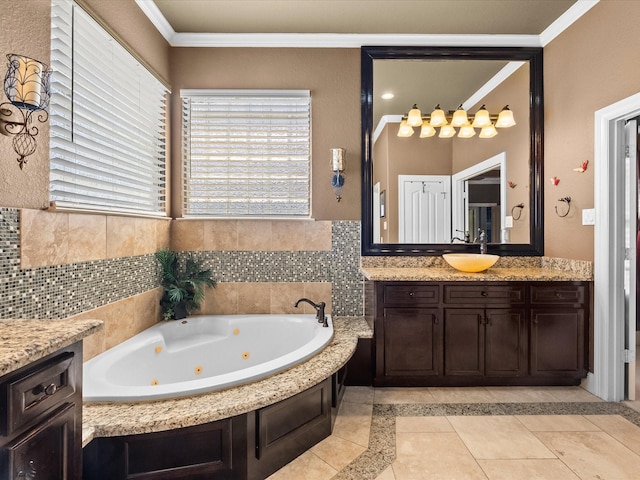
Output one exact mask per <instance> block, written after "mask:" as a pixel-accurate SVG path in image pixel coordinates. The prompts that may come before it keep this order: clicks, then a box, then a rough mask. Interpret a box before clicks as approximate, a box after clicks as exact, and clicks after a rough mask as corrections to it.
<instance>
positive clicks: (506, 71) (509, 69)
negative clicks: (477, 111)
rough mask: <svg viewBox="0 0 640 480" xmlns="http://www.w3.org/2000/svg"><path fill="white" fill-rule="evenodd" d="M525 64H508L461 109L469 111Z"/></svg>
mask: <svg viewBox="0 0 640 480" xmlns="http://www.w3.org/2000/svg"><path fill="white" fill-rule="evenodd" d="M524 63H525V62H509V63H507V64H506V65H505V66H504V67H502V68H501V69H500V71H499V72H498V73H496V74H495V75H494V76H493V77H491V78H490V79H489V81H488V82H487V83H485V84H484V85H483V86H482V87H480V88H479V89H478V91H477V92H476V93H474V94H473V95H471V96H470V97H469V98H468V99H467V100H466V101H465V102H464V103H463V104H462V108H464V109H465V110H469V109H470V108H471V107H473V106H474V105H475V104H477V103H480V101H481V100H482V99H483V98H485V97H486V96H487V95H488V94H489V93H491V92H493V90H495V89H496V88H497V87H498V85H500V84H501V83H502V82H504V81H505V80H506V79H507V78H509V77H510V76H511V75H512V74H513V73H514V72H515V71H516V70H518V69H519V68H520V67H521V66H522V65H524Z"/></svg>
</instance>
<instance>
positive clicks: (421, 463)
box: [392, 433, 487, 480]
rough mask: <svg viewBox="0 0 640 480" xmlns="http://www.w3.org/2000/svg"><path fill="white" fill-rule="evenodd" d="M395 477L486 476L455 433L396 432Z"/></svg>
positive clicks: (482, 479) (465, 479)
mask: <svg viewBox="0 0 640 480" xmlns="http://www.w3.org/2000/svg"><path fill="white" fill-rule="evenodd" d="M392 467H393V472H394V474H395V478H396V480H418V479H429V480H445V479H446V480H458V479H460V480H476V479H478V480H486V478H487V477H486V475H485V474H484V473H483V472H482V469H481V468H480V466H479V465H478V463H477V462H476V461H475V460H474V459H473V457H472V456H471V455H470V454H469V451H468V450H467V448H466V446H465V445H464V443H463V442H462V441H461V440H460V437H459V436H458V435H456V434H455V433H399V434H397V435H396V460H395V462H394V463H393V464H392Z"/></svg>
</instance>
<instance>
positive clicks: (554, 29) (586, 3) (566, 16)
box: [540, 0, 600, 47]
mask: <svg viewBox="0 0 640 480" xmlns="http://www.w3.org/2000/svg"><path fill="white" fill-rule="evenodd" d="M599 1H600V0H578V1H577V2H576V3H574V4H573V5H572V6H571V7H569V9H568V10H567V11H566V12H564V13H563V14H562V15H560V16H559V17H558V18H557V19H556V21H555V22H553V23H552V24H551V25H549V26H548V27H547V28H546V29H545V30H544V31H543V32H542V33H541V34H540V46H541V47H546V46H547V45H548V44H549V43H551V41H552V40H553V39H554V38H556V37H557V36H558V35H560V34H561V33H562V32H564V31H565V30H566V29H567V28H569V27H570V26H571V25H572V24H573V23H574V22H575V21H576V20H578V19H579V18H580V17H582V16H583V15H584V14H585V13H587V12H588V11H589V10H591V9H592V8H593V7H595V6H596V4H597V3H598V2H599Z"/></svg>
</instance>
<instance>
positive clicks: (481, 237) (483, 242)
mask: <svg viewBox="0 0 640 480" xmlns="http://www.w3.org/2000/svg"><path fill="white" fill-rule="evenodd" d="M475 242H477V243H479V244H480V254H481V255H482V254H485V253H487V234H486V233H485V232H484V230H482V229H481V228H479V229H478V237H477V238H476V239H475Z"/></svg>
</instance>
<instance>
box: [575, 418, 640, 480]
mask: <svg viewBox="0 0 640 480" xmlns="http://www.w3.org/2000/svg"><path fill="white" fill-rule="evenodd" d="M586 418H588V419H589V420H590V421H591V422H593V423H594V424H595V425H597V426H598V427H600V428H601V429H602V430H603V431H605V432H607V433H608V434H609V435H611V436H612V437H613V438H615V439H616V440H618V441H619V442H620V443H622V444H623V445H625V446H626V447H627V448H629V449H630V450H633V451H634V452H635V453H637V454H639V455H640V428H639V427H637V426H636V425H634V424H633V423H631V422H630V421H629V420H627V419H626V418H623V417H621V416H620V415H589V416H588V417H586ZM638 476H639V477H640V472H639V473H638Z"/></svg>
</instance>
